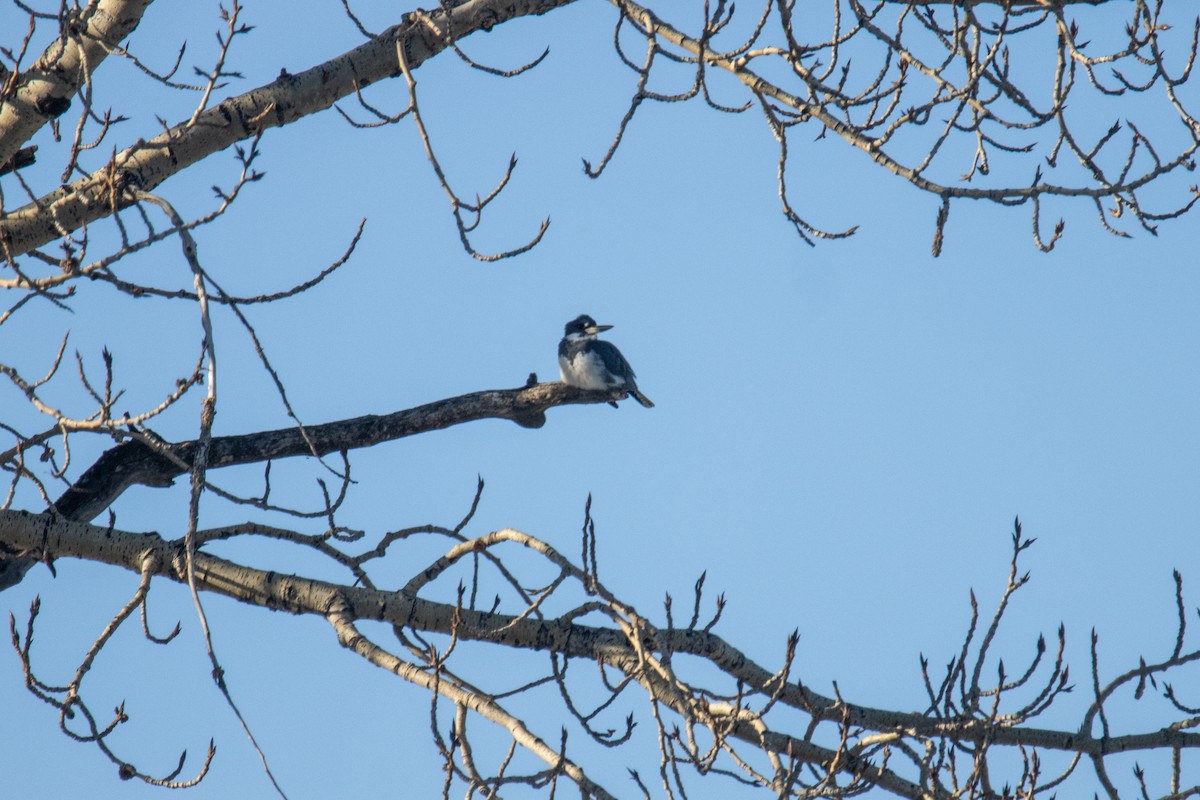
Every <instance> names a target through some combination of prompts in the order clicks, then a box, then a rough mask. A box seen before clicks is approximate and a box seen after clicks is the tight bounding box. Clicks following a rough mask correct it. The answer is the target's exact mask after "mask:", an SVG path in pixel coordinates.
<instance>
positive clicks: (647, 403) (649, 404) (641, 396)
mask: <svg viewBox="0 0 1200 800" xmlns="http://www.w3.org/2000/svg"><path fill="white" fill-rule="evenodd" d="M629 393H630V394H631V395H633V399H634V400H637V401H638V402H639V403H641V404H642V405H643V406H645V407H646V408H654V403H652V402H650V398H649V397H646V395H644V394H642V393H641V392H639V391H638V390H637V389H630V390H629Z"/></svg>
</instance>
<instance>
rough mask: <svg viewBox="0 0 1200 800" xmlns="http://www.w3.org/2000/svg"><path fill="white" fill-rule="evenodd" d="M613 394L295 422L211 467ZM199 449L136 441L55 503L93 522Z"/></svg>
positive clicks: (538, 412) (537, 411)
mask: <svg viewBox="0 0 1200 800" xmlns="http://www.w3.org/2000/svg"><path fill="white" fill-rule="evenodd" d="M617 397H620V394H618V395H617ZM611 399H613V395H611V394H610V393H608V392H590V391H585V390H582V389H577V388H575V387H573V386H567V385H566V384H565V383H557V382H556V383H539V384H534V385H532V386H526V387H523V388H520V389H495V390H489V391H483V392H473V393H471V394H464V395H460V396H458V397H451V398H447V399H445V400H437V401H435V402H433V403H426V404H425V405H423V406H417V407H416V408H410V409H406V410H404V411H395V412H392V413H391V414H381V415H377V414H368V415H366V416H362V417H354V418H353V419H345V420H338V421H337V422H327V423H324V424H322V425H311V426H305V428H304V430H303V432H301V430H300V429H299V428H297V427H292V428H281V429H279V430H273V431H260V432H257V433H247V434H242V435H239V436H215V437H213V440H212V444H211V448H210V450H209V454H208V469H209V470H213V469H218V468H220V467H230V466H235V465H239V464H254V463H258V462H262V461H270V460H274V459H280V458H292V457H296V456H324V455H327V454H329V453H334V452H338V451H341V450H355V449H358V448H361V447H370V446H372V445H376V444H379V443H380V442H387V441H391V440H393V439H401V438H404V437H406V436H413V435H415V434H418V433H426V432H428V431H435V430H441V429H442V428H449V427H451V426H452V425H460V424H462V423H464V422H473V421H475V420H479V419H510V420H512V421H513V422H515V423H517V424H518V425H520V426H522V427H525V428H540V427H542V426H543V425H545V424H546V409H548V408H551V407H553V406H560V405H569V404H573V403H606V402H608V401H609V400H611ZM195 449H196V442H194V441H188V442H178V443H174V444H171V443H163V445H162V447H161V449H152V448H151V447H149V446H147V445H146V444H143V443H142V442H141V441H138V440H130V441H127V442H124V443H122V444H119V445H117V446H116V447H114V448H112V449H110V450H108V451H107V452H106V453H104V455H102V456H101V457H100V458H99V459H98V460H97V461H96V463H95V464H93V465H92V466H91V467H89V468H88V469H87V470H86V471H85V472H84V473H83V475H82V476H81V477H80V478H79V480H78V481H77V482H76V483H75V485H74V486H72V487H71V488H69V489H68V490H67V491H66V492H65V493H64V494H63V495H62V497H60V498H59V499H58V501H57V502H56V503H55V507H56V508H57V509H58V512H59V513H60V514H62V515H63V516H65V517H67V518H68V519H72V520H79V521H87V520H91V519H94V518H95V517H96V515H98V514H100V513H101V512H103V511H104V509H106V508H108V507H109V506H110V505H111V504H112V503H113V501H115V500H116V499H117V498H118V497H119V496H120V495H121V493H122V492H124V491H125V490H126V489H128V488H129V487H130V486H133V485H136V484H142V485H146V486H169V485H170V484H171V482H172V481H174V480H175V478H177V477H179V476H180V475H182V474H184V473H185V472H186V471H187V470H188V469H189V468H190V465H191V463H192V459H193V456H194V454H195ZM0 588H3V587H2V586H0Z"/></svg>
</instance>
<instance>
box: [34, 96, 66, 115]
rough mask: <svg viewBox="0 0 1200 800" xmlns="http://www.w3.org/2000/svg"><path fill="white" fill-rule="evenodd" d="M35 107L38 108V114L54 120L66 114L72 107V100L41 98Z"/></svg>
mask: <svg viewBox="0 0 1200 800" xmlns="http://www.w3.org/2000/svg"><path fill="white" fill-rule="evenodd" d="M33 107H34V108H36V109H37V112H38V113H39V114H41V115H42V116H43V117H47V118H49V119H54V118H55V117H60V116H62V115H63V114H65V113H66V111H67V109H68V108H70V107H71V98H69V97H41V98H38V101H37V103H35V104H34V106H33Z"/></svg>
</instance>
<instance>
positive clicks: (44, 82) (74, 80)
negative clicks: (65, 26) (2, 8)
mask: <svg viewBox="0 0 1200 800" xmlns="http://www.w3.org/2000/svg"><path fill="white" fill-rule="evenodd" d="M150 3H151V0H101V2H100V3H98V4H96V6H95V8H94V9H93V10H92V11H91V13H89V14H88V15H87V17H86V18H85V19H68V20H66V21H65V22H69V23H71V28H70V30H67V31H64V32H63V34H62V35H61V36H59V37H58V38H56V39H55V40H54V41H53V42H52V43H51V44H50V46H49V47H48V48H46V50H45V52H43V53H42V55H41V56H40V57H39V58H38V60H37V61H35V62H34V64H33V66H31V67H30V68H29V69H28V70H26V71H25V72H24V73H22V74H21V76H20V77H19V78H18V79H17V81H16V91H15V92H13V94H12V95H11V96H10V97H7V98H5V99H4V102H3V103H0V164H8V163H9V160H10V159H11V158H12V157H13V156H14V155H16V153H17V151H18V150H20V148H21V145H23V144H24V143H25V142H26V141H28V140H29V137H31V136H33V135H34V134H35V133H37V132H38V130H39V129H41V127H42V126H43V125H45V124H46V123H47V122H49V121H50V120H52V119H55V118H57V117H59V116H61V115H62V114H63V113H64V112H66V110H67V108H68V107H70V105H71V96H72V95H73V94H75V92H77V91H78V90H79V87H80V86H82V85H83V83H84V81H86V80H87V79H88V78H89V77H90V76H91V74H92V73H94V72H95V71H96V68H97V67H98V66H100V62H102V61H103V60H104V59H105V58H106V57H107V56H108V54H109V51H110V48H112V47H114V46H116V45H117V44H118V43H120V42H121V40H122V39H124V38H125V37H126V36H128V35H129V34H131V33H133V31H134V29H135V28H137V26H138V23H139V22H141V20H142V14H143V12H145V10H146V7H147V6H149V5H150ZM68 13H70V12H68ZM79 23H82V25H80V24H79Z"/></svg>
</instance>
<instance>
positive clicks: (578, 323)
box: [563, 314, 612, 339]
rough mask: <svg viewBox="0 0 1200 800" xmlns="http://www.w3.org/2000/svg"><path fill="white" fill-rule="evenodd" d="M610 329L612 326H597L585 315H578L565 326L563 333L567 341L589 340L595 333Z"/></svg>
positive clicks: (594, 321)
mask: <svg viewBox="0 0 1200 800" xmlns="http://www.w3.org/2000/svg"><path fill="white" fill-rule="evenodd" d="M611 327H612V325H597V324H596V320H594V319H592V318H591V317H589V316H588V315H587V314H580V315H579V316H578V317H576V318H575V319H573V320H571V321H570V322H568V323H567V324H566V327H565V328H564V331H563V332H564V334H565V335H566V337H567V338H568V339H591V338H592V337H594V336H595V335H596V334H597V333H600V332H601V331H606V330H608V329H609V328H611Z"/></svg>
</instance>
